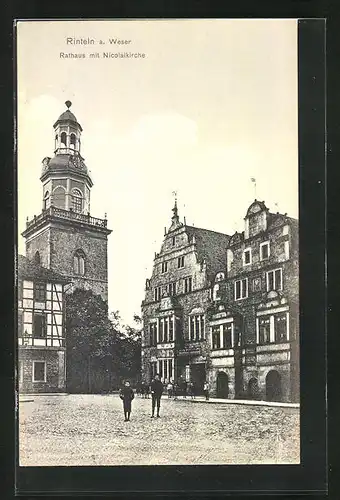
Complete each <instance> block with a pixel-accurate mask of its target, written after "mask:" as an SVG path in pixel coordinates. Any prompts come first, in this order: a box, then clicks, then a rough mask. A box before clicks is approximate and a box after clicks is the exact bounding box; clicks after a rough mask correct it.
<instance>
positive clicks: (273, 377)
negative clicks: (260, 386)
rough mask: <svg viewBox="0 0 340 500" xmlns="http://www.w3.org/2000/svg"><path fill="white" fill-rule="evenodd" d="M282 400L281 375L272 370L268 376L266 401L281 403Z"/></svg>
mask: <svg viewBox="0 0 340 500" xmlns="http://www.w3.org/2000/svg"><path fill="white" fill-rule="evenodd" d="M281 398H282V387H281V375H280V374H279V372H277V371H276V370H271V371H270V372H268V374H267V376H266V399H267V401H281Z"/></svg>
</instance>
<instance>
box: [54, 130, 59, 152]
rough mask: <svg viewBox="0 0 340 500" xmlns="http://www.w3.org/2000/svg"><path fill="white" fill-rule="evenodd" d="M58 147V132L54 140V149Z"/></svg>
mask: <svg viewBox="0 0 340 500" xmlns="http://www.w3.org/2000/svg"><path fill="white" fill-rule="evenodd" d="M57 147H58V134H56V136H55V142H54V149H57Z"/></svg>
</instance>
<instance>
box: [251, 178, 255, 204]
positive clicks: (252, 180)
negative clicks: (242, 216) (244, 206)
mask: <svg viewBox="0 0 340 500" xmlns="http://www.w3.org/2000/svg"><path fill="white" fill-rule="evenodd" d="M250 180H251V182H252V183H253V185H254V198H255V200H256V179H255V177H251V178H250Z"/></svg>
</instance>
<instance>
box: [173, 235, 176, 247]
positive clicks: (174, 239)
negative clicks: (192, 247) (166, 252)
mask: <svg viewBox="0 0 340 500" xmlns="http://www.w3.org/2000/svg"><path fill="white" fill-rule="evenodd" d="M175 245H176V238H175V237H173V238H172V246H173V247H174V246H175Z"/></svg>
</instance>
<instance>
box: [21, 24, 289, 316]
mask: <svg viewBox="0 0 340 500" xmlns="http://www.w3.org/2000/svg"><path fill="white" fill-rule="evenodd" d="M67 37H77V38H81V37H83V38H94V39H95V41H96V45H67V44H66V38H67ZM109 38H112V39H113V38H123V39H127V40H131V42H130V43H129V44H127V45H119V46H118V45H113V44H112V45H110V43H109ZM100 39H101V40H102V41H104V42H105V45H99V40H100ZM61 52H64V53H67V54H68V53H70V52H73V53H77V54H80V53H84V54H86V57H85V58H79V59H78V58H76V59H75V58H73V59H71V58H61V57H60V53H61ZM93 52H99V53H100V54H102V53H103V52H111V53H115V52H133V53H135V52H139V53H145V58H139V59H135V58H129V59H128V58H107V59H103V58H102V57H101V58H98V59H90V58H89V54H90V53H93ZM66 100H70V101H72V103H73V104H72V107H71V111H72V112H73V113H74V114H75V116H76V117H77V119H78V121H79V123H80V124H81V125H82V127H83V134H82V150H81V154H82V156H83V157H84V158H85V162H86V164H87V166H88V168H89V169H90V171H91V175H92V179H93V181H94V186H93V188H92V191H91V215H93V216H94V217H99V218H103V217H104V214H105V213H107V217H108V227H109V228H110V229H112V233H111V235H110V236H109V246H108V263H109V307H110V309H111V310H119V311H120V313H121V316H122V318H123V320H124V321H125V322H130V323H131V321H132V316H133V314H134V313H137V314H140V304H141V301H142V300H143V297H144V285H145V279H146V278H149V277H150V276H151V272H152V265H153V258H154V252H155V251H157V252H158V251H159V250H160V246H161V243H162V240H163V235H164V226H167V227H169V225H170V218H171V215H172V212H171V209H172V207H173V203H174V199H173V195H172V192H173V191H174V190H176V191H177V192H178V207H179V214H180V218H181V219H183V216H186V221H187V224H190V225H192V224H194V225H195V226H197V227H202V228H206V229H211V230H215V231H220V232H223V233H227V234H233V233H234V232H235V230H238V231H242V230H243V218H244V216H245V213H246V211H247V208H248V206H249V205H250V203H251V202H252V201H253V199H254V198H255V194H254V186H253V184H252V183H251V181H250V178H251V177H255V178H256V181H257V183H256V184H257V193H256V194H257V196H256V197H257V199H259V200H264V201H265V202H266V205H267V206H268V207H269V209H270V210H272V211H278V210H279V211H280V212H283V213H285V212H287V213H288V215H289V216H291V217H298V132H297V127H298V104H297V21H296V20H292V19H289V20H178V21H176V20H150V21H148V20H146V21H142V20H131V21H126V20H125V21H36V22H19V23H18V226H19V234H21V232H22V231H23V229H24V228H25V221H26V217H27V216H28V217H29V219H31V218H32V217H33V216H34V214H36V215H38V214H39V213H40V212H41V209H42V184H41V182H40V180H39V177H40V174H41V167H42V165H41V161H42V159H43V158H44V157H45V156H53V149H54V134H53V123H54V122H55V121H56V119H57V118H58V116H59V115H60V114H61V113H62V112H63V111H64V110H65V109H66V107H65V104H64V103H65V101H66ZM18 250H19V253H21V254H25V245H24V240H23V238H22V237H21V236H19V248H18Z"/></svg>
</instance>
